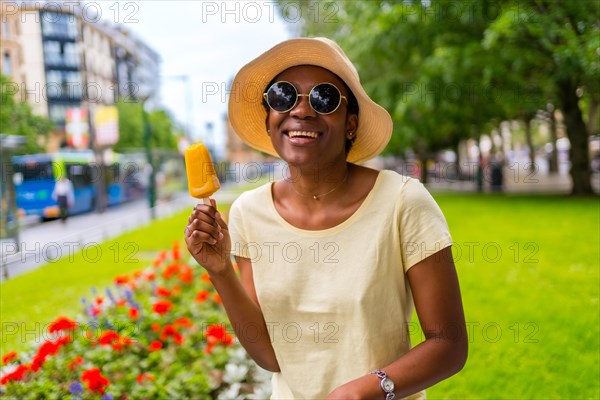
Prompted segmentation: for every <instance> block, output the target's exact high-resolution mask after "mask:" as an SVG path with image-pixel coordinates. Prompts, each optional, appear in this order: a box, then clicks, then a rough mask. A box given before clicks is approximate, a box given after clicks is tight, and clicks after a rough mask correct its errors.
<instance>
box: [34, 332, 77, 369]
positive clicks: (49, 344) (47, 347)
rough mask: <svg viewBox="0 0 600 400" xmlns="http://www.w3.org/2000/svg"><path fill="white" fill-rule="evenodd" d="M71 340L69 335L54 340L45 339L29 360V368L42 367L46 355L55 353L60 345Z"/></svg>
mask: <svg viewBox="0 0 600 400" xmlns="http://www.w3.org/2000/svg"><path fill="white" fill-rule="evenodd" d="M69 341H71V338H70V337H69V336H65V337H62V338H60V339H58V340H57V341H56V342H53V341H51V340H46V341H45V342H44V343H42V345H41V346H40V347H39V348H38V351H37V353H36V355H35V356H34V357H33V360H32V361H31V370H33V371H38V370H39V369H40V368H42V365H44V363H45V362H46V357H48V356H52V355H55V354H56V353H58V351H59V350H60V346H62V345H63V344H65V343H67V342H69Z"/></svg>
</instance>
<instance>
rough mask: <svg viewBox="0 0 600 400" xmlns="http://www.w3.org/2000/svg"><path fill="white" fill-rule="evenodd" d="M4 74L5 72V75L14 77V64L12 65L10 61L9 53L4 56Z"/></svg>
mask: <svg viewBox="0 0 600 400" xmlns="http://www.w3.org/2000/svg"><path fill="white" fill-rule="evenodd" d="M2 65H3V68H2V72H4V74H5V75H8V76H11V75H12V64H11V60H10V53H9V52H8V51H7V52H5V53H4V54H3V55H2Z"/></svg>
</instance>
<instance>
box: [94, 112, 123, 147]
mask: <svg viewBox="0 0 600 400" xmlns="http://www.w3.org/2000/svg"><path fill="white" fill-rule="evenodd" d="M94 128H95V130H94V133H95V137H96V145H98V146H110V145H113V144H115V143H117V142H118V141H119V111H118V110H117V107H115V106H104V107H99V108H97V109H96V110H95V111H94Z"/></svg>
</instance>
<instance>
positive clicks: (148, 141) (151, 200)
mask: <svg viewBox="0 0 600 400" xmlns="http://www.w3.org/2000/svg"><path fill="white" fill-rule="evenodd" d="M146 100H148V99H147V98H146V99H143V100H142V120H143V124H144V147H145V149H146V162H147V163H148V166H149V168H150V175H149V177H148V178H149V179H148V180H149V182H148V206H149V207H150V218H152V219H153V220H154V219H156V209H155V206H156V169H155V168H154V161H153V160H154V158H153V157H152V128H151V127H150V121H149V120H148V113H147V112H146V107H145V105H146Z"/></svg>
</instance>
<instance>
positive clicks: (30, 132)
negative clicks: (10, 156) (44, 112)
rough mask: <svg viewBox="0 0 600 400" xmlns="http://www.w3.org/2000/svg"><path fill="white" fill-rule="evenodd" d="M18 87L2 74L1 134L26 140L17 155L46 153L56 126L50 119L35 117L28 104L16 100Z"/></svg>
mask: <svg viewBox="0 0 600 400" xmlns="http://www.w3.org/2000/svg"><path fill="white" fill-rule="evenodd" d="M16 88H17V85H16V84H14V83H13V82H12V81H11V80H10V79H9V78H8V77H6V76H4V75H2V74H0V133H4V134H8V135H19V136H24V137H25V138H26V140H25V145H24V146H23V147H21V148H19V149H17V150H16V153H17V154H27V153H30V154H31V153H39V152H40V151H44V146H45V144H46V140H47V138H48V134H49V133H50V131H51V130H52V128H53V126H54V124H53V123H52V121H50V120H49V119H48V118H45V117H41V116H39V115H35V114H34V113H33V111H32V109H31V106H30V105H29V104H27V103H26V102H21V101H18V100H15V94H16Z"/></svg>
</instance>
